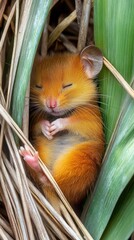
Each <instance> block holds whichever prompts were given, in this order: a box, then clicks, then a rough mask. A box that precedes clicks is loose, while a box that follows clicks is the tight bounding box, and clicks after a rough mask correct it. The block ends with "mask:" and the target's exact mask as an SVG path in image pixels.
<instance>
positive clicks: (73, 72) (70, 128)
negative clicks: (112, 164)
mask: <svg viewBox="0 0 134 240" xmlns="http://www.w3.org/2000/svg"><path fill="white" fill-rule="evenodd" d="M68 84H72V85H71V86H69V87H65V88H64V86H67V85H68ZM31 101H32V105H33V106H34V108H35V110H34V111H33V113H32V114H31V136H32V140H33V145H34V146H35V148H36V149H37V151H38V152H39V155H40V157H41V158H42V160H43V161H44V163H45V164H46V165H47V167H48V168H49V170H50V171H51V173H52V175H53V176H54V178H55V180H56V181H57V183H58V184H59V186H60V188H61V190H62V191H63V193H64V194H65V196H66V197H67V199H68V200H69V202H70V203H71V204H74V203H77V202H79V201H80V200H81V199H82V198H83V197H84V196H85V195H86V193H87V191H88V190H89V189H90V187H91V186H92V185H93V184H94V182H95V180H96V177H97V174H98V170H99V166H100V164H101V159H102V155H103V152H104V135H103V126H102V119H101V114H100V110H99V107H98V105H97V101H98V98H97V89H96V85H95V83H94V81H93V80H92V79H89V77H87V75H86V73H85V71H84V67H83V64H82V61H81V58H80V56H79V55H78V54H58V55H55V56H50V57H46V58H45V59H43V60H40V61H38V63H37V62H35V64H34V68H33V73H32V78H31ZM48 102H49V104H50V103H51V104H52V103H53V102H54V103H55V102H56V104H57V107H56V110H57V115H55V114H54V115H53V113H48V112H47V106H46V105H47V103H48ZM59 118H60V119H62V120H63V123H64V124H63V125H64V129H63V130H62V131H59V132H58V133H56V134H54V135H53V138H52V139H51V140H49V139H47V138H46V137H45V136H44V135H43V134H42V130H41V122H42V121H43V120H48V121H49V122H50V123H51V122H53V121H55V120H56V119H59ZM45 188H46V189H47V186H46V187H45ZM48 188H51V187H50V186H48Z"/></svg>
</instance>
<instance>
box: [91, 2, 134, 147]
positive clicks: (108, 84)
mask: <svg viewBox="0 0 134 240" xmlns="http://www.w3.org/2000/svg"><path fill="white" fill-rule="evenodd" d="M133 16H134V1H133V0H130V1H129V2H128V1H127V0H118V1H113V0H95V1H94V33H95V44H96V45H97V46H98V47H99V48H100V49H101V50H102V52H103V55H104V56H105V57H106V58H107V59H108V60H109V61H110V62H111V63H112V64H113V66H114V67H115V68H116V69H117V70H118V71H119V72H120V73H121V74H122V76H123V77H124V78H125V79H126V81H127V82H128V83H130V82H131V81H132V78H133V76H134V44H133V42H134V31H133V29H134V21H133ZM99 83H100V92H101V94H102V95H103V97H102V98H101V101H102V102H103V104H102V108H103V117H104V122H105V133H106V142H107V143H108V142H109V140H110V137H111V135H112V132H113V130H114V127H115V123H116V121H117V118H118V115H119V112H120V108H121V105H122V103H123V101H124V97H125V94H126V93H125V91H124V89H123V88H122V87H121V86H120V84H119V83H118V82H117V80H116V79H115V77H114V76H113V75H112V74H111V73H110V72H109V71H108V70H106V69H105V68H104V70H103V71H102V74H101V75H100V82H99Z"/></svg>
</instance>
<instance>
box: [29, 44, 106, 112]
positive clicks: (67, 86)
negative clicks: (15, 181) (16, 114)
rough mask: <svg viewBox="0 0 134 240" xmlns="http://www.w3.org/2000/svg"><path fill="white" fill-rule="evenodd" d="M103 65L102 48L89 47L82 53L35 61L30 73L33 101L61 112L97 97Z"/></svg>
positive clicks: (43, 108)
mask: <svg viewBox="0 0 134 240" xmlns="http://www.w3.org/2000/svg"><path fill="white" fill-rule="evenodd" d="M102 65H103V57H102V54H101V51H100V50H99V49H98V48H96V47H95V46H89V47H86V48H85V49H84V50H83V51H82V52H81V53H80V54H69V53H65V54H56V55H54V56H48V57H46V58H44V59H41V60H37V61H35V64H34V68H33V72H32V77H31V99H32V102H33V105H34V106H35V107H37V108H40V109H41V110H43V111H45V112H47V113H49V114H50V115H54V116H62V115H64V114H66V113H68V112H70V111H72V110H73V109H76V108H78V107H80V106H83V105H87V104H89V103H90V102H92V101H93V100H94V99H95V98H96V94H97V92H96V85H95V83H94V81H93V79H94V78H96V76H97V75H98V73H99V72H100V70H101V69H102Z"/></svg>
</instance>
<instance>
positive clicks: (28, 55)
mask: <svg viewBox="0 0 134 240" xmlns="http://www.w3.org/2000/svg"><path fill="white" fill-rule="evenodd" d="M51 3H52V0H48V1H47V2H46V1H45V0H41V1H34V2H33V3H32V6H31V10H30V17H29V21H28V24H27V28H26V32H25V37H24V41H23V44H22V50H21V54H20V59H19V64H18V69H17V73H16V79H15V85H14V92H13V99H12V116H13V118H14V120H15V121H16V122H17V124H18V125H19V126H20V127H21V126H22V115H23V110H24V99H25V94H26V89H27V86H28V82H29V80H30V73H31V69H32V64H33V61H34V57H35V53H36V49H37V46H38V43H39V40H40V36H41V33H42V30H43V26H44V23H45V20H46V18H47V16H48V12H49V9H50V6H51ZM37 26H38V27H37ZM22 69H23V70H22ZM18 110H19V113H18Z"/></svg>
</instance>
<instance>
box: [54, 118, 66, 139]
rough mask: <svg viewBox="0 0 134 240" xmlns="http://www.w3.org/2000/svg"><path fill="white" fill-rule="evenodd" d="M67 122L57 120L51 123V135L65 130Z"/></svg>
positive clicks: (63, 119) (61, 119)
mask: <svg viewBox="0 0 134 240" xmlns="http://www.w3.org/2000/svg"><path fill="white" fill-rule="evenodd" d="M66 126H67V120H66V119H65V118H58V119H56V120H55V121H53V122H52V123H51V127H50V132H51V135H52V136H53V135H55V134H56V133H58V132H60V131H63V130H65V129H66Z"/></svg>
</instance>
